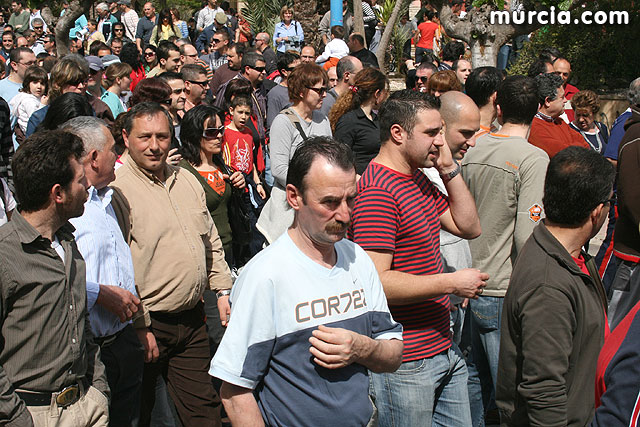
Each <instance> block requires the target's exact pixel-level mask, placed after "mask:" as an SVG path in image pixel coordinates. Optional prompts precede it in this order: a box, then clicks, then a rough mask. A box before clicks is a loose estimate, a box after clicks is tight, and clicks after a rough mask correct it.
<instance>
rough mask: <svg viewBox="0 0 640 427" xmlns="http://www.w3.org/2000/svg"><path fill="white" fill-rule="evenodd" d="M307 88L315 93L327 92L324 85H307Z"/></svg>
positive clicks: (322, 93) (323, 93)
mask: <svg viewBox="0 0 640 427" xmlns="http://www.w3.org/2000/svg"><path fill="white" fill-rule="evenodd" d="M307 89H309V90H312V91H314V92H315V93H317V94H318V95H320V96H322V95H325V94H326V93H327V88H326V87H310V86H307Z"/></svg>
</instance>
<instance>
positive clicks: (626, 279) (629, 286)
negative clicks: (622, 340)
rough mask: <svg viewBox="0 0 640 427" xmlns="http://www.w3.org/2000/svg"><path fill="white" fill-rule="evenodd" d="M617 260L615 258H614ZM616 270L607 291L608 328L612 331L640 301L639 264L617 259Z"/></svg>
mask: <svg viewBox="0 0 640 427" xmlns="http://www.w3.org/2000/svg"><path fill="white" fill-rule="evenodd" d="M616 258H617V257H616ZM616 261H617V263H618V270H617V271H616V276H615V278H614V279H613V283H612V284H611V289H609V295H608V298H609V310H608V312H607V316H608V317H609V328H611V330H612V331H613V330H614V329H615V328H616V326H618V324H619V323H620V322H621V321H622V319H624V318H625V316H626V315H627V314H628V313H629V312H630V311H631V309H632V308H633V307H634V306H635V305H636V304H637V303H638V301H640V268H638V266H640V263H635V262H632V261H625V260H623V259H620V258H618V259H617V260H616Z"/></svg>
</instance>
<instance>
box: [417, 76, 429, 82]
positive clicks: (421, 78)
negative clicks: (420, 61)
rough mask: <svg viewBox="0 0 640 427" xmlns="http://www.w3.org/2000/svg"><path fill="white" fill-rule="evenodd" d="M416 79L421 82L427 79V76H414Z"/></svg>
mask: <svg viewBox="0 0 640 427" xmlns="http://www.w3.org/2000/svg"><path fill="white" fill-rule="evenodd" d="M416 78H417V79H418V80H420V81H421V82H422V83H426V82H427V80H429V77H427V76H420V77H416Z"/></svg>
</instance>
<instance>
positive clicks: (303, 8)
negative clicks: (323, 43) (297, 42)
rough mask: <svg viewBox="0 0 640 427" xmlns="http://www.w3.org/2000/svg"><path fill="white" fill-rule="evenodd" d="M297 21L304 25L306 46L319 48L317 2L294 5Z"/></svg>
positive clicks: (306, 0) (308, 1) (309, 0)
mask: <svg viewBox="0 0 640 427" xmlns="http://www.w3.org/2000/svg"><path fill="white" fill-rule="evenodd" d="M294 8H295V12H296V15H295V16H296V19H297V20H298V21H299V22H300V25H302V31H303V32H304V44H305V45H308V46H313V48H314V49H317V48H318V31H317V29H318V22H320V20H319V19H318V17H317V16H316V0H305V1H297V2H295V5H294Z"/></svg>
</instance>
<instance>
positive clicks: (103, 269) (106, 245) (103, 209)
mask: <svg viewBox="0 0 640 427" xmlns="http://www.w3.org/2000/svg"><path fill="white" fill-rule="evenodd" d="M112 194H113V190H112V189H111V188H109V187H105V188H103V189H101V190H96V189H95V188H94V187H90V188H89V198H88V199H87V201H86V202H85V204H84V213H83V214H82V216H81V217H78V218H73V219H71V220H70V222H71V224H73V226H74V227H75V228H76V231H75V232H74V233H73V234H74V236H75V238H76V242H77V245H78V249H79V250H80V253H81V254H82V257H83V258H84V260H85V263H86V265H87V309H88V310H89V321H90V322H91V330H92V331H93V334H94V335H95V336H97V337H104V336H108V335H113V334H115V333H116V332H118V331H120V330H121V329H122V328H124V327H125V326H127V324H129V323H130V322H126V323H122V322H120V319H119V318H118V317H117V316H116V315H115V314H113V313H111V312H110V311H109V310H107V309H106V308H104V307H102V306H100V305H97V304H96V300H97V299H98V293H99V292H100V284H103V285H112V286H120V287H121V288H123V289H126V290H128V291H129V292H131V293H132V294H134V295H135V296H138V292H137V291H136V287H135V281H134V274H133V260H132V259H131V251H130V249H129V245H127V243H126V242H125V241H124V238H123V237H122V231H121V230H120V227H119V226H118V221H117V220H116V214H115V211H114V210H113V207H112V206H111V196H112Z"/></svg>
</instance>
